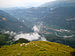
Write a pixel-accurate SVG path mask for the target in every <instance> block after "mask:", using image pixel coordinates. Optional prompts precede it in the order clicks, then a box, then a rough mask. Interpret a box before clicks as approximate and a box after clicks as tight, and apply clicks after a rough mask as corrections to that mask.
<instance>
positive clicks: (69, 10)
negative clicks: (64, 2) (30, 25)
mask: <svg viewBox="0 0 75 56" xmlns="http://www.w3.org/2000/svg"><path fill="white" fill-rule="evenodd" d="M41 21H43V22H44V23H45V24H48V25H56V26H59V27H63V28H64V29H69V30H75V7H59V8H56V9H54V10H51V11H50V12H49V13H48V14H47V15H46V16H45V17H43V18H42V20H41Z"/></svg>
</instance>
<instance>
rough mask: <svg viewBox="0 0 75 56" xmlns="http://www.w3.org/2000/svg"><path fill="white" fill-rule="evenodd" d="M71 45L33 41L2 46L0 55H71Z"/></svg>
mask: <svg viewBox="0 0 75 56" xmlns="http://www.w3.org/2000/svg"><path fill="white" fill-rule="evenodd" d="M73 50H74V49H72V48H71V47H69V46H66V45H62V44H58V43H55V42H46V41H33V42H29V43H22V44H20V43H19V44H14V45H10V46H3V47H1V48H0V51H1V52H0V56H70V52H71V51H73Z"/></svg>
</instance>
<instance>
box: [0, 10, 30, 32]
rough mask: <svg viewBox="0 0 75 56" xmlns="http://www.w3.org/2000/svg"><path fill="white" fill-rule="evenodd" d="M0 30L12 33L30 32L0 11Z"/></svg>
mask: <svg viewBox="0 0 75 56" xmlns="http://www.w3.org/2000/svg"><path fill="white" fill-rule="evenodd" d="M0 30H8V31H14V32H20V31H23V32H30V31H31V29H29V28H28V27H27V26H26V25H25V24H24V23H22V22H20V21H18V20H17V19H16V18H15V17H13V16H12V15H10V14H8V13H6V12H4V11H2V10H0Z"/></svg>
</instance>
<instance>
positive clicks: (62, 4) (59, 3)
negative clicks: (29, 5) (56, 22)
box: [40, 1, 75, 8]
mask: <svg viewBox="0 0 75 56" xmlns="http://www.w3.org/2000/svg"><path fill="white" fill-rule="evenodd" d="M66 6H74V7H75V2H71V1H53V2H48V3H45V4H43V5H41V6H40V7H50V8H57V7H66Z"/></svg>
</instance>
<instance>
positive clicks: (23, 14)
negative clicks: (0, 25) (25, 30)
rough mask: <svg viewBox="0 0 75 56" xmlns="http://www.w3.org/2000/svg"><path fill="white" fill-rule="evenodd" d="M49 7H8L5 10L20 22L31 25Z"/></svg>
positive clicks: (47, 10)
mask: <svg viewBox="0 0 75 56" xmlns="http://www.w3.org/2000/svg"><path fill="white" fill-rule="evenodd" d="M49 10H50V9H49V8H46V7H43V8H41V7H37V8H28V9H24V8H23V9H8V10H5V11H6V12H8V13H9V14H11V15H13V16H14V17H16V18H17V19H18V20H20V21H21V22H24V23H25V24H27V25H29V26H31V23H32V25H33V24H35V23H36V22H37V21H39V20H40V19H41V18H42V17H43V16H45V15H46V14H47V13H48V12H49Z"/></svg>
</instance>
